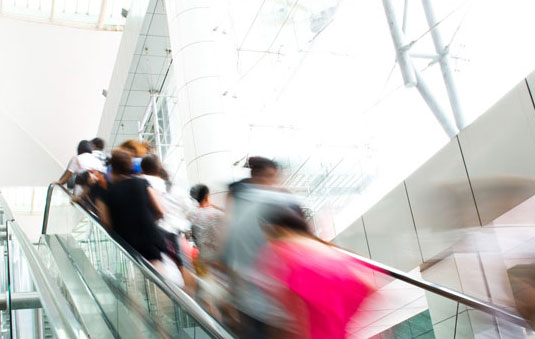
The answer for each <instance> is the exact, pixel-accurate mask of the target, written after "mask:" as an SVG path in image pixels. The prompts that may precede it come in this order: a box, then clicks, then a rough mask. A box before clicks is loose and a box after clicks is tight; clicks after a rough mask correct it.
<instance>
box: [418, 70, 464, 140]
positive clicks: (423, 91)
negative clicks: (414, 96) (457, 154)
mask: <svg viewBox="0 0 535 339" xmlns="http://www.w3.org/2000/svg"><path fill="white" fill-rule="evenodd" d="M415 74H416V79H417V81H418V82H417V84H416V88H417V89H418V92H420V95H421V96H422V98H423V99H424V101H425V103H426V104H427V106H428V107H429V109H431V112H433V115H434V116H435V118H436V119H437V120H438V122H439V123H440V125H441V126H442V128H443V129H444V132H446V134H447V135H448V137H449V138H450V139H451V138H453V137H455V136H456V135H457V133H458V132H459V131H458V130H457V128H455V126H454V125H453V124H452V122H451V120H450V119H448V117H447V116H446V113H445V112H444V109H443V108H442V107H441V106H440V104H439V103H438V102H437V101H436V100H435V98H434V97H433V94H432V93H431V90H430V89H429V87H428V86H427V84H426V82H425V80H424V79H423V78H422V76H421V75H420V72H418V71H415Z"/></svg>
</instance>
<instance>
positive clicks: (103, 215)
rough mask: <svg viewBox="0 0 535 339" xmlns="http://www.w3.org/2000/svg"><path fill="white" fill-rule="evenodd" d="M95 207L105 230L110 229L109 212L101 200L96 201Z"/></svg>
mask: <svg viewBox="0 0 535 339" xmlns="http://www.w3.org/2000/svg"><path fill="white" fill-rule="evenodd" d="M95 206H96V207H97V213H98V216H99V217H100V222H101V223H102V224H103V225H104V226H106V228H107V229H111V218H110V210H109V209H108V206H107V205H106V204H105V203H104V201H102V199H97V201H96V203H95Z"/></svg>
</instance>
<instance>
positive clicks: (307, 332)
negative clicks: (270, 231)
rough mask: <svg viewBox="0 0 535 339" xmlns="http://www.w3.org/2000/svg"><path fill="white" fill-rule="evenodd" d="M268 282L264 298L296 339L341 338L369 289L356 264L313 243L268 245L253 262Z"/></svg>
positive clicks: (295, 241)
mask: <svg viewBox="0 0 535 339" xmlns="http://www.w3.org/2000/svg"><path fill="white" fill-rule="evenodd" d="M258 259H259V260H258V263H259V265H260V269H261V270H262V272H263V273H265V274H267V275H268V276H269V277H271V278H272V279H274V280H275V281H276V282H277V283H278V284H275V286H278V287H276V288H274V287H273V286H274V285H273V284H271V285H270V287H269V289H268V292H269V293H271V294H272V295H273V296H275V297H276V298H277V299H278V300H279V302H281V304H283V305H284V306H285V308H286V310H287V311H288V313H289V315H290V316H292V318H293V319H294V321H295V322H296V327H297V329H296V331H297V333H298V337H301V338H314V339H316V338H317V339H320V338H321V339H323V338H333V339H334V338H346V327H347V324H348V322H349V321H350V320H351V318H352V317H353V316H354V315H355V313H356V312H357V310H358V308H359V306H360V305H361V303H362V302H363V301H364V299H365V298H366V296H368V295H369V294H371V293H372V292H373V288H372V287H371V286H370V285H369V284H367V283H365V282H364V281H365V280H366V279H361V278H364V277H363V276H362V275H363V274H366V275H368V276H369V274H370V273H369V270H366V269H364V267H363V266H361V264H360V263H359V262H357V261H356V260H355V259H354V258H351V257H349V256H347V255H345V254H343V253H340V252H338V251H337V250H335V249H333V248H331V247H329V246H327V245H325V244H322V243H320V242H318V241H315V240H312V239H308V238H304V237H296V238H291V239H287V240H276V241H272V242H270V243H269V245H268V246H266V247H265V248H264V249H263V251H262V252H261V253H260V256H259V257H258Z"/></svg>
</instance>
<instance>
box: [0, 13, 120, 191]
mask: <svg viewBox="0 0 535 339" xmlns="http://www.w3.org/2000/svg"><path fill="white" fill-rule="evenodd" d="M120 38H121V33H118V32H99V31H91V30H83V29H76V28H69V27H62V26H54V25H48V24H39V23H30V22H25V21H18V20H13V19H7V18H1V17H0V46H2V47H1V49H0V145H2V146H1V148H0V149H1V151H0V159H2V161H1V164H2V165H1V166H0V186H38V185H46V184H48V183H49V182H51V181H53V180H56V179H57V177H59V175H60V174H61V172H62V171H63V169H64V167H65V166H66V164H67V162H68V160H69V158H70V157H71V156H72V155H73V154H74V152H75V150H76V145H77V143H78V141H79V140H80V139H83V138H92V137H94V136H95V135H96V133H97V129H98V124H99V121H100V116H101V113H102V108H103V105H104V101H105V98H104V97H103V96H102V94H101V93H102V89H104V88H107V87H108V84H109V81H110V77H111V73H112V69H113V65H114V62H115V58H116V55H117V49H118V46H119V42H120Z"/></svg>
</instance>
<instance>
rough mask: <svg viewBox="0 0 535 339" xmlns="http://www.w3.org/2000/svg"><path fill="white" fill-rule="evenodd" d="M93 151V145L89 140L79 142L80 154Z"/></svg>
mask: <svg viewBox="0 0 535 339" xmlns="http://www.w3.org/2000/svg"><path fill="white" fill-rule="evenodd" d="M91 152H93V145H91V143H90V142H89V141H87V140H82V141H80V142H79V143H78V155H80V154H84V153H91Z"/></svg>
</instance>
